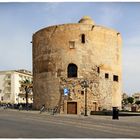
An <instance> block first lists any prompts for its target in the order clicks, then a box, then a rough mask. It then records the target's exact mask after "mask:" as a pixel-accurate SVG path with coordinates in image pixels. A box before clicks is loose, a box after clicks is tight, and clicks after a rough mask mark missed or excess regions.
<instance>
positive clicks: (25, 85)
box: [21, 79, 33, 109]
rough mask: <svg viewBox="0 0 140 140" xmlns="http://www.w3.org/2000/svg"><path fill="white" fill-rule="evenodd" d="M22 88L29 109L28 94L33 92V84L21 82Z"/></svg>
mask: <svg viewBox="0 0 140 140" xmlns="http://www.w3.org/2000/svg"><path fill="white" fill-rule="evenodd" d="M21 87H22V88H23V89H24V91H25V99H26V109H27V108H28V94H29V93H30V92H31V90H32V88H33V82H32V81H29V80H27V79H26V80H24V81H22V82H21Z"/></svg>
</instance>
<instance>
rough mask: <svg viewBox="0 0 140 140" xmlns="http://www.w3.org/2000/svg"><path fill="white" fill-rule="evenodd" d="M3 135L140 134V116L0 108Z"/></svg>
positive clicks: (87, 136)
mask: <svg viewBox="0 0 140 140" xmlns="http://www.w3.org/2000/svg"><path fill="white" fill-rule="evenodd" d="M0 138H140V116H133V117H132V116H131V117H119V120H112V117H111V116H97V115H92V116H87V117H86V116H78V115H59V114H57V115H50V114H47V113H42V114H39V111H18V110H10V109H7V110H2V109H0Z"/></svg>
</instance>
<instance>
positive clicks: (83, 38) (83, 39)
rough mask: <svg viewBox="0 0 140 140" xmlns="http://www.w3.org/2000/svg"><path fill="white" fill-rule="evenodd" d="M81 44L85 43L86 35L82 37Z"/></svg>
mask: <svg viewBox="0 0 140 140" xmlns="http://www.w3.org/2000/svg"><path fill="white" fill-rule="evenodd" d="M81 42H82V43H85V34H82V35H81Z"/></svg>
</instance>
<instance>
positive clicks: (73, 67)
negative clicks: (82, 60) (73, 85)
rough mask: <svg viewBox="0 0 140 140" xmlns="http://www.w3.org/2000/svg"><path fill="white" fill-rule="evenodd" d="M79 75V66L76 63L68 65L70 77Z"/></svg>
mask: <svg viewBox="0 0 140 140" xmlns="http://www.w3.org/2000/svg"><path fill="white" fill-rule="evenodd" d="M70 77H77V66H76V65H75V64H69V65H68V78H70Z"/></svg>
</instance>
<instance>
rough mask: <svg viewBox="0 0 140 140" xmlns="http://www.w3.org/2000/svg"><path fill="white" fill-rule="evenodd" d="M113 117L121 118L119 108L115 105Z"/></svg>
mask: <svg viewBox="0 0 140 140" xmlns="http://www.w3.org/2000/svg"><path fill="white" fill-rule="evenodd" d="M112 119H117V120H118V119H119V109H118V108H117V107H113V112H112Z"/></svg>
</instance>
